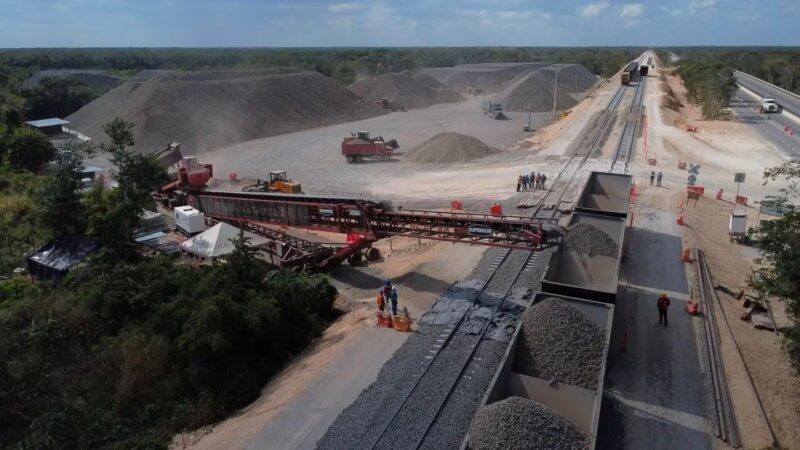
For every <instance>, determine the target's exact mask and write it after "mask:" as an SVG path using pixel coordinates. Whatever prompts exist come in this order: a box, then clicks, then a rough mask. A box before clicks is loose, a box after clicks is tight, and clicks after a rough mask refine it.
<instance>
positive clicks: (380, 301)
mask: <svg viewBox="0 0 800 450" xmlns="http://www.w3.org/2000/svg"><path fill="white" fill-rule="evenodd" d="M384 306H386V301H385V299H384V298H383V289H381V290H380V291H378V311H380V312H383V308H384Z"/></svg>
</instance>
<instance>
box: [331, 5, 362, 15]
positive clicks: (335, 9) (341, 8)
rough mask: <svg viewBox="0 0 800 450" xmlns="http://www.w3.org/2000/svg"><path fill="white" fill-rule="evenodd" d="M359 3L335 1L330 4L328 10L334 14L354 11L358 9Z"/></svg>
mask: <svg viewBox="0 0 800 450" xmlns="http://www.w3.org/2000/svg"><path fill="white" fill-rule="evenodd" d="M358 6H359V5H358V3H334V4H333V5H330V6H328V11H329V12H332V13H334V14H342V13H349V12H354V11H356V10H357V9H358Z"/></svg>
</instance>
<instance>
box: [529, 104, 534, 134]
mask: <svg viewBox="0 0 800 450" xmlns="http://www.w3.org/2000/svg"><path fill="white" fill-rule="evenodd" d="M532 110H533V103H528V131H530V130H531V111H532Z"/></svg>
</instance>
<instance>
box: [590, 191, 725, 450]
mask: <svg viewBox="0 0 800 450" xmlns="http://www.w3.org/2000/svg"><path fill="white" fill-rule="evenodd" d="M649 189H657V188H649ZM665 189H666V188H665ZM647 196H648V188H645V191H644V193H643V195H642V197H641V198H640V200H639V202H641V203H640V204H638V205H637V207H636V210H635V217H636V221H637V223H636V224H635V226H636V227H635V228H629V229H628V231H627V232H626V236H625V242H626V246H627V249H628V251H627V254H628V258H627V261H626V262H625V263H623V265H622V267H621V273H620V285H619V294H618V295H617V301H616V306H615V311H614V326H613V331H612V336H611V348H610V349H609V362H608V370H607V371H606V392H605V398H604V399H603V406H602V411H601V417H600V431H599V433H598V441H597V448H598V449H601V450H610V449H632V448H637V449H638V448H647V449H665V450H666V449H678V448H679V449H687V450H710V449H711V448H712V438H711V436H710V434H709V433H708V430H709V421H708V419H707V418H708V417H709V412H710V410H709V408H708V407H709V404H708V403H707V401H706V397H705V395H704V392H705V387H704V383H703V382H702V380H703V377H704V376H705V375H704V367H703V363H702V360H701V356H700V355H701V354H700V352H699V349H700V348H701V347H700V346H699V342H701V339H702V338H701V334H700V333H701V329H700V327H699V322H698V320H697V318H695V317H692V316H690V315H688V314H686V310H685V308H686V306H685V305H686V303H685V302H686V300H687V299H688V297H689V287H688V282H687V277H686V271H685V268H684V264H683V263H682V262H681V261H680V256H681V236H680V230H679V229H678V228H677V226H676V225H675V214H673V213H672V212H663V211H659V210H655V209H652V208H650V207H649V206H648V205H647V203H648V199H647ZM662 291H665V292H667V293H668V295H669V296H670V298H671V299H672V306H671V308H670V309H669V328H664V327H662V326H659V325H658V313H657V310H656V299H657V297H658V295H659V293H660V292H662ZM626 331H627V332H628V335H629V339H628V344H627V352H626V353H623V352H622V342H623V338H624V335H625V332H626Z"/></svg>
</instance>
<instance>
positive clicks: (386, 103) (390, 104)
mask: <svg viewBox="0 0 800 450" xmlns="http://www.w3.org/2000/svg"><path fill="white" fill-rule="evenodd" d="M375 104H376V105H378V106H380V107H381V108H383V109H386V110H389V111H391V112H397V111H402V112H405V111H406V107H405V105H403V104H402V103H400V102H399V101H398V100H396V99H394V100H389V99H388V98H382V99H380V100H377V101H375Z"/></svg>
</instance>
